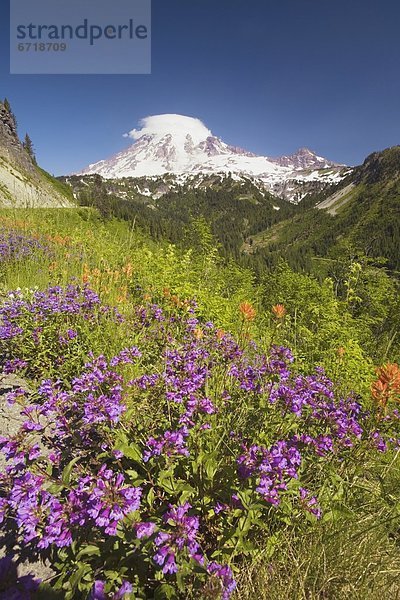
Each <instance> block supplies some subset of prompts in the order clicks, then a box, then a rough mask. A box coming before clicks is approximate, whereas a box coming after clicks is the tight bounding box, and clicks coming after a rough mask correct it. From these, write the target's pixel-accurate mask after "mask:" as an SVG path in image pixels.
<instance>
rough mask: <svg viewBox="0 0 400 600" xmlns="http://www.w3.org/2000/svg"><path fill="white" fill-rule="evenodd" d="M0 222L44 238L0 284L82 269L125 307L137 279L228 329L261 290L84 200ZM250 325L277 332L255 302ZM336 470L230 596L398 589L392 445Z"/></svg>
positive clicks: (22, 283)
mask: <svg viewBox="0 0 400 600" xmlns="http://www.w3.org/2000/svg"><path fill="white" fill-rule="evenodd" d="M49 177H50V176H49ZM51 179H52V178H51ZM60 186H62V184H60ZM60 189H61V188H60ZM0 221H2V222H3V224H5V225H6V226H10V227H11V226H15V227H18V228H19V229H21V230H23V231H25V232H27V233H31V234H34V235H38V236H43V237H45V238H47V240H48V242H49V244H50V246H51V247H52V253H50V254H46V253H44V254H43V253H42V254H39V255H37V256H35V257H32V259H31V260H27V261H24V262H20V263H18V264H16V265H10V266H4V265H3V266H2V268H1V291H2V293H5V292H6V291H8V290H12V289H16V288H33V287H38V288H39V289H42V288H45V287H47V286H48V285H50V284H60V285H66V284H67V283H69V282H70V281H71V280H75V281H82V280H84V279H85V278H87V280H88V282H89V283H90V285H91V286H92V287H94V289H95V290H96V291H98V292H99V293H100V294H101V297H102V299H103V300H104V302H106V303H107V304H111V305H114V306H117V307H118V308H119V309H120V310H122V311H126V312H129V310H130V300H129V297H128V296H129V295H128V294H126V293H125V292H124V289H125V287H124V286H125V285H126V286H127V288H129V290H130V291H132V290H134V289H137V288H139V289H140V290H141V293H146V294H148V295H149V296H150V297H152V298H154V300H155V301H157V300H158V299H159V298H161V297H163V295H164V294H165V289H166V288H167V289H168V292H169V293H172V294H175V293H176V294H177V295H178V296H179V297H180V298H193V297H196V298H197V301H198V304H199V307H200V313H201V314H202V315H203V316H204V318H209V319H211V320H213V321H215V322H216V323H217V325H218V326H220V327H223V328H224V329H227V330H230V331H232V332H233V333H238V332H240V327H241V325H240V323H239V320H238V306H239V304H240V302H242V301H244V300H247V301H250V302H251V303H252V304H253V305H254V306H256V307H257V308H259V307H260V303H261V289H260V287H259V286H258V285H257V284H255V283H254V281H253V278H252V276H251V274H250V273H249V272H247V271H245V270H243V269H239V268H238V267H235V266H233V265H223V264H221V262H220V261H219V259H218V257H217V256H216V255H212V254H211V255H210V254H205V255H198V256H194V255H193V253H190V252H186V253H181V252H179V251H178V250H177V249H176V248H173V247H171V246H168V245H167V244H155V243H154V242H152V241H151V240H150V239H148V238H147V237H145V236H144V235H142V234H141V232H140V231H137V230H135V229H132V228H131V227H130V225H129V224H127V223H124V222H119V221H116V220H114V221H108V222H105V221H103V220H102V219H101V218H100V217H99V215H98V213H97V212H96V211H94V210H92V209H83V208H82V209H62V210H46V209H36V210H23V209H20V210H11V209H10V210H6V209H3V210H1V211H0ZM261 235H262V234H259V236H261ZM127 265H130V266H131V269H132V272H131V271H130V269H129V273H131V274H130V275H129V281H128V280H126V281H125V280H124V275H123V273H124V271H123V269H124V268H126V266H127ZM252 334H253V335H254V336H255V337H256V338H257V339H258V340H260V341H261V343H262V341H263V340H264V342H265V343H267V342H268V343H269V342H270V340H271V336H272V335H277V334H279V331H277V330H276V329H275V330H273V328H272V326H271V320H270V318H269V317H267V316H266V315H265V314H264V313H262V312H261V310H260V314H259V315H258V318H257V321H256V323H255V324H254V327H253V329H252ZM101 335H102V334H100V333H99V340H98V344H99V348H101V344H102V341H104V340H106V339H107V340H110V339H111V340H112V336H113V332H112V331H107V332H104V333H103V337H101ZM114 335H115V336H116V335H117V333H116V332H115V333H114ZM317 336H318V330H315V337H317ZM118 344H119V340H117V339H115V345H116V346H118ZM312 352H313V349H312V348H311V349H310V354H312ZM303 358H304V360H305V361H306V360H307V357H303ZM339 477H342V479H343V486H341V485H338V489H342V495H341V496H340V495H339V497H335V498H332V499H331V506H330V507H329V509H328V510H327V511H326V517H324V519H322V521H321V522H319V523H315V524H314V525H313V526H312V527H310V528H309V529H308V531H307V533H304V531H303V533H302V534H301V536H300V535H299V534H298V531H299V530H300V525H301V524H299V528H298V530H297V529H296V527H288V528H287V529H286V530H283V531H282V532H281V533H280V534H279V536H278V538H277V539H276V545H275V552H274V553H273V554H272V551H271V546H270V544H269V543H266V541H265V540H263V539H260V540H258V543H259V553H258V555H257V556H256V557H255V558H254V559H253V560H252V561H251V562H249V563H245V564H244V565H243V567H242V569H241V571H240V573H239V574H238V591H237V593H236V595H235V599H236V600H239V599H240V600H254V599H256V598H257V599H258V600H364V599H368V600H383V599H385V600H386V599H388V600H392V599H393V600H396V599H398V598H400V584H399V579H400V552H399V548H400V536H399V527H400V503H399V494H398V490H399V488H400V454H399V451H397V452H394V453H388V454H387V455H382V456H380V455H379V456H378V458H374V459H372V458H371V457H367V460H364V458H363V462H361V463H360V464H356V465H354V469H353V470H351V472H349V471H348V472H345V473H340V474H339V472H338V478H339ZM49 597H50V596H49Z"/></svg>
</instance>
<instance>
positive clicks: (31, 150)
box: [22, 133, 36, 164]
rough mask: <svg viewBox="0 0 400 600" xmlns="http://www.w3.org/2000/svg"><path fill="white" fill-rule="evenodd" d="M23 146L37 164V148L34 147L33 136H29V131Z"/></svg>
mask: <svg viewBox="0 0 400 600" xmlns="http://www.w3.org/2000/svg"><path fill="white" fill-rule="evenodd" d="M22 146H23V147H24V149H25V150H26V152H27V153H28V154H29V156H30V158H31V160H32V162H33V163H35V164H36V156H35V150H34V148H33V143H32V140H31V138H30V137H29V135H28V134H27V133H26V134H25V139H24V141H23V142H22Z"/></svg>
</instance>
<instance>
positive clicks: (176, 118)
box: [124, 114, 212, 144]
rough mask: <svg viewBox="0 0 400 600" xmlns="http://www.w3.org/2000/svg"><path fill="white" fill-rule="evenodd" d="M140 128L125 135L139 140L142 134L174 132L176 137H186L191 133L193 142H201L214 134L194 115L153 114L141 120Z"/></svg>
mask: <svg viewBox="0 0 400 600" xmlns="http://www.w3.org/2000/svg"><path fill="white" fill-rule="evenodd" d="M139 126H140V128H139V129H132V131H130V132H129V133H125V134H124V137H130V138H131V139H133V140H135V141H136V140H138V139H139V138H140V137H142V135H156V136H157V137H158V136H159V137H163V136H164V135H167V134H172V135H173V136H174V137H182V138H184V137H186V135H187V134H188V133H189V134H190V135H191V136H192V139H193V142H194V143H195V144H199V143H200V142H202V141H203V140H205V139H206V138H207V137H209V136H210V135H212V133H211V131H210V130H209V129H208V128H207V127H206V126H205V125H204V123H202V122H201V121H200V119H195V118H193V117H185V116H183V115H172V114H171V115H153V116H150V117H146V118H145V119H142V120H141V121H140V122H139Z"/></svg>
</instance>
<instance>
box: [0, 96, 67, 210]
mask: <svg viewBox="0 0 400 600" xmlns="http://www.w3.org/2000/svg"><path fill="white" fill-rule="evenodd" d="M72 205H73V203H72V195H71V193H70V192H69V190H68V189H67V188H65V189H64V188H63V186H61V185H60V183H59V182H58V181H57V180H56V179H53V178H52V177H51V176H50V175H49V174H48V173H46V172H45V171H43V170H42V169H40V168H39V167H38V166H37V165H36V164H35V163H34V162H33V160H32V158H31V157H30V156H29V154H28V153H27V152H26V151H25V149H24V148H23V146H22V144H21V142H20V140H19V138H18V134H17V129H16V122H15V118H14V116H13V114H12V113H11V112H10V110H9V108H8V107H7V106H6V105H5V104H4V103H3V102H0V206H3V207H10V208H37V207H50V208H51V207H54V208H55V207H68V206H72Z"/></svg>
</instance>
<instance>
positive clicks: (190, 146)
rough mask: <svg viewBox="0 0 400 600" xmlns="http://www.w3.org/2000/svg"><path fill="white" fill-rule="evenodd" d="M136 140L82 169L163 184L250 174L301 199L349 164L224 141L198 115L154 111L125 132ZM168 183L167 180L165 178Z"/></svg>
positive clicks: (295, 199)
mask: <svg viewBox="0 0 400 600" xmlns="http://www.w3.org/2000/svg"><path fill="white" fill-rule="evenodd" d="M126 137H129V138H131V139H133V140H134V143H133V144H132V145H131V146H130V147H128V148H126V149H125V150H122V151H121V152H119V153H118V154H116V155H115V156H112V157H111V158H108V159H106V160H101V161H98V162H96V163H94V164H91V165H89V166H88V167H87V168H86V169H84V170H83V171H81V173H78V175H79V174H82V175H90V174H99V175H101V176H102V177H104V178H107V179H117V178H125V177H135V178H142V177H146V178H150V179H151V180H153V181H158V183H159V187H162V185H163V183H164V182H165V181H166V178H167V180H168V182H169V183H171V182H172V183H173V185H174V186H184V185H186V184H187V183H189V184H190V183H191V182H192V181H193V180H194V181H195V182H196V183H197V184H198V185H201V183H202V182H204V181H207V180H208V179H209V177H210V175H211V176H214V175H219V176H221V177H224V176H225V177H227V176H229V177H232V178H234V179H237V180H239V181H240V180H244V179H251V180H252V182H253V183H254V185H256V186H257V187H258V189H259V190H260V191H268V192H270V193H272V194H274V195H275V196H278V197H280V198H283V199H285V200H289V201H290V202H294V203H297V202H299V201H300V200H301V199H302V198H304V197H305V196H306V195H307V194H309V193H315V192H320V191H321V190H323V189H325V188H326V187H327V186H329V185H332V184H335V183H338V182H340V181H341V180H342V179H343V178H344V177H345V176H346V175H348V174H349V172H350V171H351V169H349V167H346V166H345V165H339V164H337V163H334V162H332V161H330V160H328V159H325V158H323V157H321V156H318V155H317V154H315V153H314V152H312V151H311V150H309V149H307V148H301V149H300V150H298V151H297V152H295V153H294V154H292V155H289V156H281V157H278V158H271V157H267V156H257V155H256V154H254V153H252V152H248V151H246V150H243V149H242V148H238V147H236V146H231V145H229V144H226V143H225V142H224V141H223V140H221V139H220V138H218V137H216V136H214V135H213V134H212V133H211V131H210V130H209V129H208V128H207V127H206V126H205V125H204V124H203V123H202V122H201V121H199V120H198V119H194V118H191V117H185V116H182V115H156V116H152V117H147V118H146V119H143V120H142V121H141V128H140V129H139V130H136V129H134V130H132V131H131V132H129V134H126ZM167 185H168V184H167Z"/></svg>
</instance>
